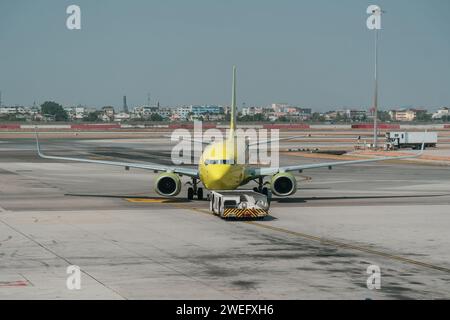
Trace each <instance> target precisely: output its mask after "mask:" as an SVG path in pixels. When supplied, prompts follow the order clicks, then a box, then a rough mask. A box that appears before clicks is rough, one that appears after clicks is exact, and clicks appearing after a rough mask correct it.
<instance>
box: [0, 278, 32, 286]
mask: <svg viewBox="0 0 450 320" xmlns="http://www.w3.org/2000/svg"><path fill="white" fill-rule="evenodd" d="M26 286H28V282H27V281H24V280H18V281H9V282H8V281H0V288H5V287H26Z"/></svg>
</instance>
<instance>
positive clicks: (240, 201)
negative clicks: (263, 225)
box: [209, 190, 270, 219]
mask: <svg viewBox="0 0 450 320" xmlns="http://www.w3.org/2000/svg"><path fill="white" fill-rule="evenodd" d="M269 207H270V200H269V198H268V196H267V195H265V194H262V193H258V192H254V191H247V190H235V191H220V192H219V191H212V192H211V194H210V195H209V210H210V211H211V212H212V213H214V214H215V215H218V216H219V217H221V218H224V219H226V218H235V219H237V218H259V219H260V218H264V217H266V216H267V215H268V214H269Z"/></svg>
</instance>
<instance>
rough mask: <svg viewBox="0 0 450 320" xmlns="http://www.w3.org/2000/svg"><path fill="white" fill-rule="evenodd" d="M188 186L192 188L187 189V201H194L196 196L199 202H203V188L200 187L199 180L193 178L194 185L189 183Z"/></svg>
mask: <svg viewBox="0 0 450 320" xmlns="http://www.w3.org/2000/svg"><path fill="white" fill-rule="evenodd" d="M188 184H190V185H191V187H189V188H188V189H187V199H188V200H193V199H194V196H197V199H198V200H203V188H200V187H198V180H197V179H194V178H193V179H192V183H191V182H188Z"/></svg>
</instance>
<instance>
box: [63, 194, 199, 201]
mask: <svg viewBox="0 0 450 320" xmlns="http://www.w3.org/2000/svg"><path fill="white" fill-rule="evenodd" d="M64 195H65V196H69V197H93V198H116V199H142V200H161V201H164V202H165V203H171V202H173V203H175V202H176V203H179V202H191V201H190V200H187V199H183V198H165V197H148V196H147V197H146V196H139V195H117V194H77V193H66V194H64Z"/></svg>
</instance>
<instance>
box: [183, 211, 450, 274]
mask: <svg viewBox="0 0 450 320" xmlns="http://www.w3.org/2000/svg"><path fill="white" fill-rule="evenodd" d="M176 206H177V207H178V208H183V209H189V210H192V211H196V212H198V213H203V214H208V215H213V214H212V213H211V212H209V211H208V210H205V209H199V208H194V207H188V206H184V205H182V204H177V205H176ZM242 223H246V224H251V225H253V226H256V227H259V228H263V229H267V230H271V231H276V232H280V233H284V234H288V235H291V236H296V237H299V238H303V239H307V240H310V241H314V242H319V243H320V244H322V245H328V246H333V247H337V248H344V249H350V250H356V251H360V252H365V253H369V254H372V255H376V256H380V257H384V258H387V259H391V260H395V261H399V262H403V263H406V264H411V265H415V266H419V267H423V268H428V269H434V270H439V271H442V272H446V273H450V269H449V268H446V267H442V266H437V265H434V264H431V263H426V262H422V261H418V260H413V259H409V258H405V257H402V256H399V255H395V254H391V253H389V252H384V251H381V250H377V249H372V248H368V247H364V246H360V245H354V244H350V243H345V242H342V241H337V240H331V239H326V238H322V237H318V236H314V235H310V234H307V233H303V232H297V231H292V230H288V229H284V228H279V227H274V226H270V225H267V224H264V223H262V222H256V221H242Z"/></svg>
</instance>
